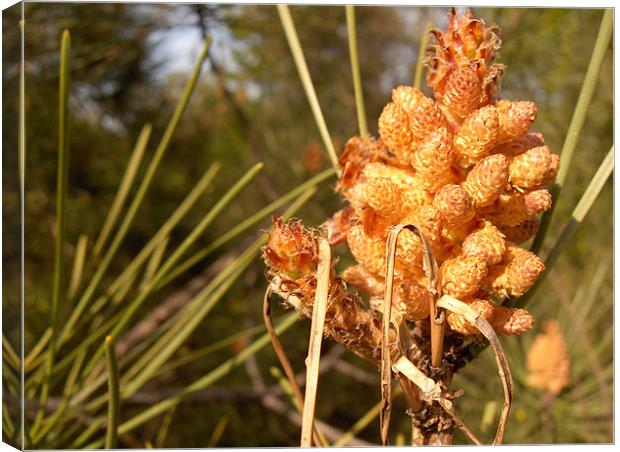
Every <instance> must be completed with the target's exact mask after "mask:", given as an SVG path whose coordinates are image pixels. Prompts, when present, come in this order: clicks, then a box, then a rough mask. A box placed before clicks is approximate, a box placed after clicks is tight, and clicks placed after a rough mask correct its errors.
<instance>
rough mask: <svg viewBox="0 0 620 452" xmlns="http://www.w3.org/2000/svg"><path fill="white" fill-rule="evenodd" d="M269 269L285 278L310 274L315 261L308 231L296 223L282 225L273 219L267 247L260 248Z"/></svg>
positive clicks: (315, 247)
mask: <svg viewBox="0 0 620 452" xmlns="http://www.w3.org/2000/svg"><path fill="white" fill-rule="evenodd" d="M263 256H264V258H265V262H266V263H267V265H268V266H269V267H270V269H271V270H272V271H273V272H275V273H279V274H282V275H283V276H285V277H286V278H290V279H298V278H301V277H303V276H307V275H310V274H312V273H313V272H314V271H315V270H316V266H317V262H318V248H317V245H316V239H315V237H314V235H313V234H312V232H310V231H308V230H307V229H305V228H304V227H303V224H302V223H301V222H300V221H298V220H290V221H289V222H288V223H284V222H283V221H282V219H281V218H276V217H274V218H273V229H272V230H271V231H270V232H269V239H268V242H267V245H266V246H265V247H264V248H263Z"/></svg>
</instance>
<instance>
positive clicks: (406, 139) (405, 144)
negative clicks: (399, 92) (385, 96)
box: [379, 103, 413, 160]
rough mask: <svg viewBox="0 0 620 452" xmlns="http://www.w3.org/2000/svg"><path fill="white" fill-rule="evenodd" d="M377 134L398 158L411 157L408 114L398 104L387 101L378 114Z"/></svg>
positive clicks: (405, 158)
mask: <svg viewBox="0 0 620 452" xmlns="http://www.w3.org/2000/svg"><path fill="white" fill-rule="evenodd" d="M379 135H381V139H382V140H383V142H384V143H385V145H386V146H387V147H388V148H390V150H391V151H392V152H394V154H396V156H397V157H398V158H399V159H404V160H409V159H410V158H411V156H412V155H413V154H412V150H411V146H412V143H413V134H412V133H411V128H410V126H409V115H408V114H407V112H405V110H403V108H402V107H401V106H400V105H397V104H395V103H389V104H387V105H386V106H385V108H384V109H383V111H382V112H381V116H379Z"/></svg>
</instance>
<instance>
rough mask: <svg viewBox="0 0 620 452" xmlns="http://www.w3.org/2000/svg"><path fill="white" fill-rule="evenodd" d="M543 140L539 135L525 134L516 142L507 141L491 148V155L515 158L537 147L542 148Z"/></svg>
mask: <svg viewBox="0 0 620 452" xmlns="http://www.w3.org/2000/svg"><path fill="white" fill-rule="evenodd" d="M544 144H545V139H544V137H543V136H542V134H541V133H526V134H525V135H523V136H522V137H519V138H517V139H516V140H512V141H509V142H507V143H504V144H500V145H499V146H497V147H495V148H493V150H492V151H491V152H492V153H493V154H504V155H505V156H506V157H516V156H517V155H519V154H523V153H524V152H525V151H527V150H529V149H532V148H535V147H537V146H544Z"/></svg>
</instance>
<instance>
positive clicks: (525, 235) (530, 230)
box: [499, 218, 540, 244]
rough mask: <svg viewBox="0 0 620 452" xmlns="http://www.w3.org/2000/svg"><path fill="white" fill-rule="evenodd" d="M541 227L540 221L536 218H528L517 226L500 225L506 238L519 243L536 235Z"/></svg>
mask: <svg viewBox="0 0 620 452" xmlns="http://www.w3.org/2000/svg"><path fill="white" fill-rule="evenodd" d="M539 227H540V222H539V221H538V220H537V219H536V218H528V219H527V220H525V221H523V222H522V223H519V224H518V225H516V226H500V227H499V230H500V231H502V233H503V234H504V235H505V236H506V240H509V241H511V242H514V243H517V244H518V243H523V242H526V241H528V240H529V239H531V238H532V237H534V236H535V235H536V233H537V232H538V228H539Z"/></svg>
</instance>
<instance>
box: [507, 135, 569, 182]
mask: <svg viewBox="0 0 620 452" xmlns="http://www.w3.org/2000/svg"><path fill="white" fill-rule="evenodd" d="M558 158H559V157H558ZM557 170H559V159H558V160H556V158H554V159H552V158H551V153H550V152H549V148H548V147H547V146H538V147H535V148H532V149H529V150H527V151H525V152H524V153H523V154H521V155H518V156H516V157H514V158H513V159H512V161H511V162H510V176H509V179H510V183H511V184H512V185H513V186H514V187H516V188H519V189H524V190H529V189H533V188H536V187H540V186H542V185H543V183H544V182H545V181H547V180H549V179H551V180H553V179H555V175H554V174H553V173H554V172H555V174H557Z"/></svg>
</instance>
